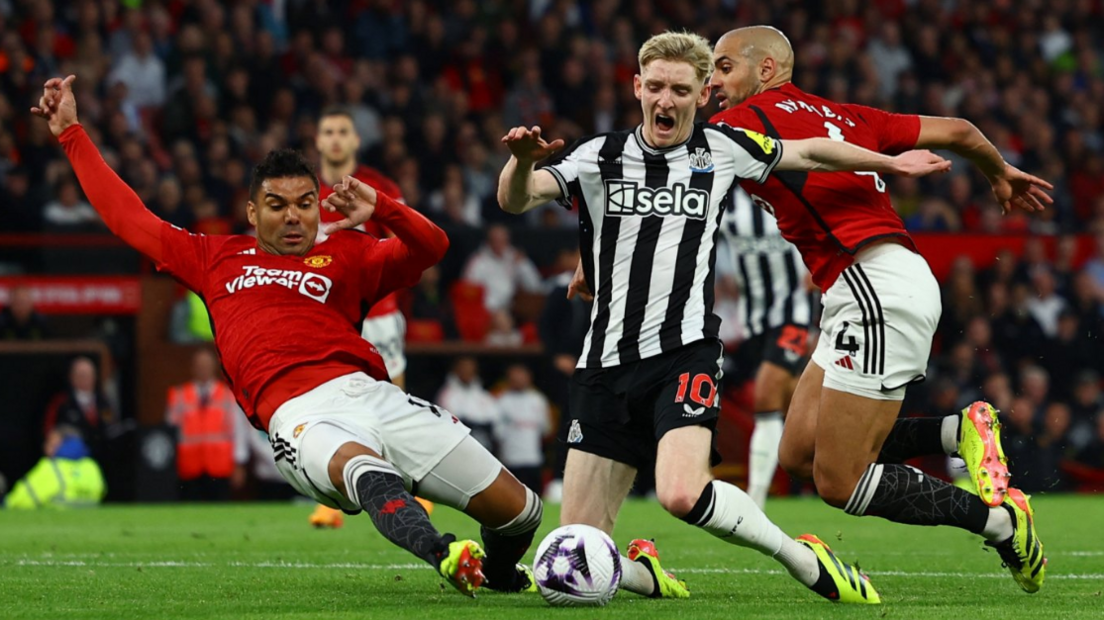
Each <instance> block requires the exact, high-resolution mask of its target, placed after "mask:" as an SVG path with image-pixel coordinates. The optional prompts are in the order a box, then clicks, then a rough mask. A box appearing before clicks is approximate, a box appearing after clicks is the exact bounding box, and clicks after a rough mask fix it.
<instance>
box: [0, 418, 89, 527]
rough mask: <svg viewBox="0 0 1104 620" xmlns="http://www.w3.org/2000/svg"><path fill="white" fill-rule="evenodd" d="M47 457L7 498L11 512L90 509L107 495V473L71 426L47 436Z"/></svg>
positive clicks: (54, 429)
mask: <svg viewBox="0 0 1104 620" xmlns="http://www.w3.org/2000/svg"><path fill="white" fill-rule="evenodd" d="M43 452H44V453H45V455H44V456H43V457H42V459H41V460H39V461H38V463H37V464H35V466H34V467H33V468H31V471H29V472H27V475H26V476H24V477H23V479H22V480H20V481H18V482H16V483H15V484H14V485H13V486H12V490H11V492H10V493H8V494H7V496H6V497H5V498H4V506H5V507H6V508H10V509H35V508H87V507H89V506H95V505H97V504H99V503H100V502H101V501H103V498H104V495H106V494H107V486H106V485H105V484H104V477H103V473H102V472H101V471H100V466H99V465H97V464H96V461H95V460H93V459H92V458H91V457H90V455H89V451H88V446H86V445H85V444H84V441H83V440H82V439H81V432H80V431H78V430H77V429H75V428H73V427H70V426H57V427H54V428H53V429H51V430H50V432H48V433H47V434H46V445H45V446H44V447H43Z"/></svg>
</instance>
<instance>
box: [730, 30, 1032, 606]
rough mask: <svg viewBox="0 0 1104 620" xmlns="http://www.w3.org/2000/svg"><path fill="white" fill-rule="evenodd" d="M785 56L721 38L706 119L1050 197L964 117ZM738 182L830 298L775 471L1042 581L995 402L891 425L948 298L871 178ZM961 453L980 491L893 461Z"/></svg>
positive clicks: (744, 37) (749, 35)
mask: <svg viewBox="0 0 1104 620" xmlns="http://www.w3.org/2000/svg"><path fill="white" fill-rule="evenodd" d="M793 59H794V54H793V49H792V48H791V47H790V42H789V41H788V40H787V39H786V37H785V35H783V34H782V33H781V32H779V31H778V30H776V29H774V28H771V27H769V26H752V27H749V28H741V29H739V30H734V31H732V32H729V33H727V34H726V35H725V36H723V37H721V39H720V40H719V41H718V42H717V47H716V49H715V50H714V65H715V71H714V73H713V78H712V80H711V82H712V84H713V85H714V87H715V88H716V89H717V98H718V99H719V100H720V101H721V106H722V107H723V108H725V110H724V111H723V112H721V113H720V114H718V115H716V116H714V117H713V121H714V122H723V123H728V124H732V125H738V126H741V127H753V128H755V129H757V130H760V131H762V132H764V133H767V134H769V135H771V136H773V137H775V138H780V139H782V140H783V142H785V141H786V139H787V138H793V139H802V138H810V137H813V136H828V137H829V138H832V139H833V140H836V141H840V142H843V141H846V142H850V143H852V144H859V145H862V146H865V147H867V148H870V149H874V150H878V151H880V152H883V153H900V152H904V151H908V150H909V149H914V148H928V147H930V148H946V149H950V150H951V151H954V152H955V153H956V154H958V155H960V156H962V157H964V158H966V159H968V160H970V161H971V162H972V163H973V164H974V165H976V166H977V167H978V168H979V169H980V170H981V172H982V173H984V174H985V176H986V178H988V180H989V182H990V184H991V185H992V187H993V194H994V196H995V197H996V199H997V201H998V202H999V203H1000V204H1001V206H1002V207H1003V208H1004V209H1005V211H1007V210H1009V209H1011V208H1012V207H1013V206H1017V207H1020V208H1023V209H1026V210H1028V211H1036V210H1042V209H1043V208H1044V204H1047V203H1050V202H1051V199H1050V197H1049V196H1048V195H1047V194H1046V192H1045V191H1044V190H1045V189H1050V188H1051V186H1050V184H1049V183H1047V182H1046V181H1043V180H1042V179H1039V178H1036V177H1033V176H1031V175H1029V174H1025V173H1024V172H1022V171H1020V170H1017V169H1016V168H1015V167H1014V166H1011V165H1009V164H1008V163H1006V162H1005V161H1004V158H1002V157H1001V154H1000V152H999V151H998V150H997V149H996V147H994V146H993V145H992V143H990V142H989V140H987V139H986V138H985V136H984V135H983V134H982V133H981V132H980V131H978V129H977V128H976V127H974V126H973V125H972V124H970V123H969V122H967V121H965V120H963V119H956V118H934V117H922V116H916V115H909V114H890V113H888V112H883V111H881V110H877V109H874V108H869V107H866V106H860V105H854V104H840V103H836V102H833V101H828V100H826V99H822V98H820V97H817V96H816V95H812V94H809V93H806V92H803V91H802V90H800V89H799V88H797V86H795V85H794V84H793V83H792V82H791V81H790V79H791V76H792V74H793ZM741 186H742V187H743V188H744V189H746V190H747V191H748V193H749V194H751V195H752V198H753V200H755V201H756V202H758V203H759V204H760V205H762V206H763V207H764V208H766V209H768V210H770V211H771V212H772V213H773V214H774V215H775V216H776V217H777V218H778V227H779V229H780V230H781V231H782V234H783V236H785V237H786V239H788V240H790V241H791V242H793V243H794V244H795V245H796V246H797V247H798V249H799V250H800V251H801V255H802V258H804V260H805V263H806V265H808V267H809V271H810V272H812V277H813V281H814V283H815V284H816V285H817V286H818V287H820V289H821V290H822V291H823V292H824V297H823V299H824V312H823V316H822V318H821V322H820V326H821V337H820V340H819V343H818V345H817V348H816V350H815V351H814V352H813V356H812V363H811V364H809V365H808V367H807V368H806V369H805V371H804V372H803V373H802V376H801V379H800V381H799V382H798V386H797V390H796V392H795V393H794V396H793V401H792V403H791V405H790V410H789V412H788V414H787V418H786V427H785V430H784V433H783V436H782V443H781V447H780V452H779V458H780V460H781V462H782V464H783V466H784V467H785V468H786V469H787V470H789V471H790V473H791V474H794V475H796V476H799V477H802V478H806V479H812V480H814V481H815V482H816V485H817V491H818V492H819V493H820V495H821V497H822V498H823V499H824V500H825V501H826V502H828V503H829V504H831V505H833V506H836V507H838V508H843V509H844V510H845V511H847V512H848V513H850V514H853V515H857V516H861V515H877V516H880V517H883V518H886V519H889V520H891V521H896V522H898V523H908V524H913V525H928V526H934V525H950V526H953V527H959V528H962V529H965V530H968V531H971V532H973V533H975V534H980V535H981V536H982V537H984V538H985V540H986V543H987V544H989V545H990V546H992V547H994V548H996V550H997V551H998V552H999V554H1000V557H1001V559H1002V560H1003V562H1004V564H1005V566H1007V567H1008V568H1009V570H1010V571H1011V572H1012V576H1013V578H1014V579H1015V580H1016V582H1017V583H1018V584H1019V585H1020V587H1021V588H1022V589H1024V590H1025V591H1027V592H1036V591H1038V590H1039V588H1040V587H1041V586H1042V583H1043V579H1044V577H1045V574H1046V572H1045V565H1046V558H1045V557H1044V555H1043V548H1042V544H1041V543H1040V542H1039V538H1038V537H1037V536H1036V534H1035V523H1034V518H1033V513H1032V510H1031V506H1030V504H1029V503H1028V498H1027V497H1026V496H1025V495H1024V494H1023V493H1021V492H1020V491H1019V490H1017V489H1012V488H1009V487H1008V481H1007V480H1006V479H1005V477H1006V476H1007V473H1008V469H1007V466H1006V465H1005V459H1004V455H1003V453H1002V451H1001V448H1000V437H999V435H998V434H997V429H998V428H999V425H998V424H997V414H996V411H995V410H994V409H993V407H992V406H990V405H989V404H988V403H984V402H978V403H974V404H973V405H971V406H969V407H967V408H966V409H964V410H963V412H962V414H961V415H954V416H947V417H946V418H911V419H905V420H899V421H898V420H897V414H898V412H899V411H900V409H901V401H902V399H903V398H904V396H905V388H906V387H907V386H908V385H909V384H910V383H914V382H916V381H921V380H923V379H924V374H925V373H926V372H927V363H928V355H929V353H930V352H931V344H932V338H933V336H934V334H935V328H936V325H937V324H938V322H939V316H940V313H941V312H942V308H941V306H940V294H939V285H938V283H937V282H936V281H935V277H934V276H933V275H932V273H931V269H930V268H929V267H928V264H927V262H926V261H925V260H924V258H923V257H922V256H920V254H919V253H918V252H917V250H916V246H915V244H914V243H913V242H912V239H911V238H910V237H909V234H908V232H907V231H906V230H905V227H904V225H903V224H902V222H901V218H900V217H898V216H897V214H896V212H895V211H894V210H893V205H892V204H890V201H889V195H888V194H887V193H886V185H885V183H884V182H883V181H882V179H881V178H880V177H879V176H878V173H877V172H875V171H872V170H866V171H862V172H854V173H842V172H841V173H825V174H822V173H819V172H814V173H810V174H803V173H780V174H778V175H775V176H773V177H772V178H770V179H769V180H767V181H766V182H765V183H764V182H762V181H758V180H743V181H741ZM955 452H957V453H959V454H961V456H962V457H963V458H964V459H965V460H966V464H967V467H968V468H969V470H970V474H971V478H972V479H973V480H974V482H975V484H976V486H977V495H974V494H971V493H968V492H966V491H964V490H962V489H959V488H957V487H954V486H952V485H950V484H947V483H946V482H943V481H942V480H939V479H937V478H934V477H932V476H928V475H926V474H924V473H922V472H920V471H919V470H917V469H915V468H913V467H909V466H907V465H904V464H903V462H904V461H905V460H906V459H909V458H912V457H916V456H921V455H925V454H943V453H947V454H951V453H955Z"/></svg>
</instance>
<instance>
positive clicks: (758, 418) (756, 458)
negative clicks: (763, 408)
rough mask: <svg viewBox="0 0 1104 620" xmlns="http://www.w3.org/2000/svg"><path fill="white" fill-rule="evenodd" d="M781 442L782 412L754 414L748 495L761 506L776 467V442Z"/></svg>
mask: <svg viewBox="0 0 1104 620" xmlns="http://www.w3.org/2000/svg"><path fill="white" fill-rule="evenodd" d="M781 442H782V412H780V411H771V412H769V413H757V414H755V430H754V431H753V432H752V433H751V449H750V454H749V455H748V490H747V492H748V495H750V496H751V499H752V500H754V501H755V505H756V506H759V507H760V508H762V507H763V506H764V505H766V503H767V492H768V491H770V486H771V481H772V480H774V471H775V470H776V469H778V444H779V443H781Z"/></svg>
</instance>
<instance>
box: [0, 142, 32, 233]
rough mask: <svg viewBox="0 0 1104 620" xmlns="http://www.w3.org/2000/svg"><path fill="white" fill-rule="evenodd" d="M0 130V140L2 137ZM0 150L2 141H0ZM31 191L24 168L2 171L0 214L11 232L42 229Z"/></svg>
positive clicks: (11, 168)
mask: <svg viewBox="0 0 1104 620" xmlns="http://www.w3.org/2000/svg"><path fill="white" fill-rule="evenodd" d="M2 132H3V130H2V129H0V138H2V136H3V133H2ZM0 148H3V140H2V139H0ZM35 198H36V197H35V196H34V195H33V192H32V191H31V180H30V177H29V176H28V175H27V171H26V169H24V168H21V167H17V166H12V167H9V168H8V169H7V170H6V171H4V178H3V182H2V183H0V214H3V215H4V216H5V218H6V219H7V222H6V224H7V225H8V226H10V230H13V231H37V230H39V229H40V228H42V213H41V210H40V209H39V206H38V204H37V202H36V200H35Z"/></svg>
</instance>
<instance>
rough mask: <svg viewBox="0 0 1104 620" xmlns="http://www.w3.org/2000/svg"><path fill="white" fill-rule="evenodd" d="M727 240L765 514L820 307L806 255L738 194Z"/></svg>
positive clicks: (752, 468) (724, 228)
mask: <svg viewBox="0 0 1104 620" xmlns="http://www.w3.org/2000/svg"><path fill="white" fill-rule="evenodd" d="M721 235H722V238H723V239H724V243H721V244H720V245H719V246H718V250H720V251H719V252H718V259H717V269H718V271H721V272H723V273H729V274H730V275H731V277H732V278H733V279H734V280H735V281H736V284H737V285H738V287H739V291H740V302H739V315H738V316H739V321H740V323H741V324H742V325H743V327H744V330H745V332H746V333H747V334H748V338H747V339H746V340H745V341H744V342H742V343H740V346H739V348H738V349H737V351H736V353H735V354H734V355H733V356H732V358H733V361H734V366H735V368H734V372H733V373H732V374H733V375H734V376H733V377H732V384H733V385H741V384H743V383H744V381H747V380H749V379H753V378H754V380H755V387H754V402H753V404H752V407H753V413H754V414H755V430H754V431H753V432H752V434H751V447H750V450H749V454H748V495H750V496H751V499H753V500H755V503H756V504H758V505H759V507H760V508H762V507H763V505H764V504H765V503H766V501H767V492H768V491H769V490H770V485H771V481H772V480H773V479H774V472H775V470H776V469H778V443H779V442H780V441H781V440H782V423H783V419H784V416H785V414H786V409H787V408H788V407H789V406H790V399H791V398H792V397H793V393H794V388H796V387H797V378H798V377H799V376H800V375H801V371H802V370H803V369H804V368H805V364H806V363H807V362H808V360H809V344H808V341H809V325H810V324H811V323H812V321H813V313H814V309H815V304H814V301H813V294H812V292H811V291H810V288H809V282H808V278H809V271H808V270H807V269H806V268H805V263H803V262H801V254H799V253H798V251H797V248H796V247H794V245H793V244H792V243H790V242H789V241H786V240H785V239H783V238H782V233H781V232H779V230H778V222H777V221H776V220H775V219H774V216H773V215H771V214H770V213H769V212H768V211H767V210H766V209H763V208H761V207H760V206H759V205H757V204H755V203H754V202H753V201H752V199H751V197H750V196H748V195H747V192H745V191H744V190H742V189H740V188H735V189H733V190H732V199H731V200H730V201H729V204H728V208H727V209H725V212H724V215H723V216H721Z"/></svg>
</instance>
